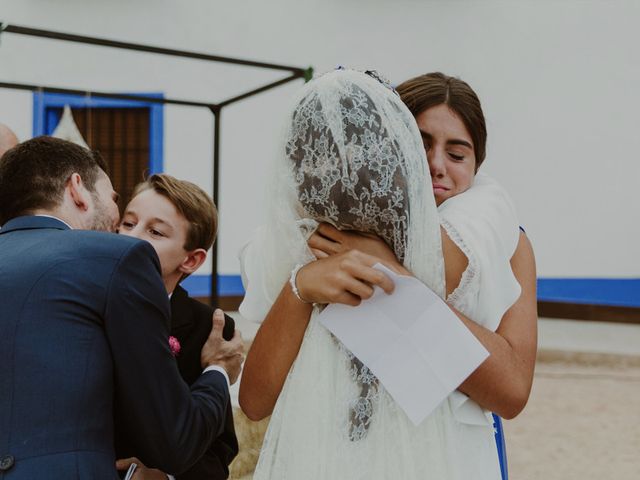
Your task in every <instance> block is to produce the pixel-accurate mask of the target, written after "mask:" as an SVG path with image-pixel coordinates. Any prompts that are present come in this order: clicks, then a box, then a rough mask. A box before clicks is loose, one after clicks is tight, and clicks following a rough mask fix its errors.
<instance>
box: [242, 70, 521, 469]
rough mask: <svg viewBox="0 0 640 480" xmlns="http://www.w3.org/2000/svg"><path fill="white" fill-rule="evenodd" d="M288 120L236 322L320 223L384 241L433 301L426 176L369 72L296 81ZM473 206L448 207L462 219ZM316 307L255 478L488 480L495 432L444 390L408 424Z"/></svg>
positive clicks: (258, 306)
mask: <svg viewBox="0 0 640 480" xmlns="http://www.w3.org/2000/svg"><path fill="white" fill-rule="evenodd" d="M287 118H288V123H287V127H286V129H285V141H284V142H283V144H282V150H281V152H280V154H279V155H278V156H277V158H276V164H275V165H274V167H273V179H272V182H271V186H270V190H269V208H268V218H267V219H266V220H267V221H266V226H265V227H264V228H263V229H262V230H261V231H260V233H259V236H258V237H257V238H256V239H255V241H254V242H253V246H254V248H256V249H257V251H254V252H253V253H252V256H251V259H250V261H248V262H247V263H245V265H244V274H245V275H244V276H245V278H244V280H245V286H246V290H247V292H246V296H245V301H244V303H243V307H241V311H243V314H245V315H246V316H248V317H251V316H252V313H253V314H257V312H260V311H264V309H265V307H266V308H267V309H268V308H269V306H270V305H271V304H273V302H274V301H275V300H276V298H277V297H278V294H279V292H280V291H281V289H282V285H283V284H285V283H286V282H287V280H288V279H289V278H290V273H291V272H292V270H293V271H294V272H295V271H296V266H299V265H303V264H306V263H308V262H311V261H313V260H315V257H314V255H313V254H312V252H311V251H310V250H309V247H308V245H307V240H308V238H309V236H310V235H311V234H312V233H313V231H314V230H315V228H316V227H317V225H318V223H319V222H325V223H329V224H331V225H333V226H334V227H336V228H338V229H339V230H354V231H358V232H362V233H366V234H373V235H376V236H378V237H380V238H382V239H383V240H384V241H385V242H386V244H387V245H388V246H389V247H390V248H391V249H392V250H393V253H394V254H395V256H396V257H397V258H398V260H400V261H401V262H402V264H403V265H404V267H406V269H407V270H409V271H410V272H412V274H413V275H414V276H415V277H416V278H418V279H419V280H420V281H422V282H423V283H424V284H425V285H427V286H428V287H429V288H431V289H432V290H433V291H434V292H436V293H437V294H438V295H439V296H440V297H442V298H444V296H445V278H444V262H443V253H442V244H441V230H440V225H441V217H440V214H439V212H438V210H437V208H436V202H435V200H434V197H433V193H430V191H429V189H427V188H425V185H430V184H431V178H430V174H429V168H428V164H427V160H426V157H425V152H424V148H423V145H422V140H421V137H420V132H419V131H418V128H417V125H416V122H415V119H414V117H413V116H412V114H411V113H410V112H409V111H408V110H407V108H406V107H405V105H404V104H403V103H402V102H401V100H400V98H399V97H398V95H397V94H396V93H395V92H394V91H393V89H391V88H390V87H389V86H388V85H385V82H384V81H381V79H380V78H379V77H378V76H377V75H375V74H371V72H369V74H365V73H361V72H356V71H350V70H337V71H334V72H331V73H328V74H325V75H323V76H321V77H320V78H318V79H316V80H313V81H311V82H310V83H309V84H307V85H306V86H305V87H304V88H303V89H302V90H301V91H300V93H299V94H298V95H297V96H296V97H295V99H294V101H293V106H292V109H291V113H290V115H289V116H288V117H287ZM480 183H481V184H482V185H485V186H486V184H485V183H482V182H480ZM488 188H491V183H490V182H489V184H488ZM479 191H482V190H481V189H479ZM460 198H462V196H460ZM475 200H477V198H476V199H474V198H473V196H472V197H470V198H469V200H468V201H465V202H462V203H461V202H458V205H460V211H462V212H465V206H468V205H469V204H473V203H474V202H475ZM505 205H506V206H504V207H503V208H502V210H501V211H502V212H504V211H506V212H507V215H506V216H507V217H508V219H509V221H508V222H507V223H509V227H511V226H512V225H511V224H512V223H513V222H514V221H515V222H516V223H515V225H516V227H515V230H514V231H515V232H517V221H516V220H515V219H514V218H512V217H511V216H509V213H510V207H511V205H510V203H509V202H506V204H505ZM456 210H457V209H454V214H452V215H451V216H450V219H451V222H450V223H449V228H450V231H451V232H455V231H456V225H457V224H458V223H457V222H458V221H459V219H458V218H457V217H456V215H455V211H456ZM499 210H500V208H499ZM465 213H466V214H468V213H470V214H472V213H473V212H469V211H467V212H465ZM461 216H462V217H464V215H461ZM458 217H460V215H458ZM461 232H463V233H464V232H465V230H464V229H461ZM515 235H516V236H517V233H516V234H515ZM458 240H459V241H460V242H462V239H458ZM509 242H511V243H513V242H512V240H509ZM507 243H508V242H507ZM507 248H510V247H507ZM514 248H515V247H514ZM508 258H509V257H507V263H508ZM506 277H509V275H508V274H506ZM292 278H293V280H294V282H293V287H295V274H294V275H292ZM476 280H477V279H476ZM513 282H515V279H513V275H512V274H511V277H510V278H507V279H506V280H505V281H504V283H505V284H508V285H510V288H511V289H510V290H509V289H507V290H508V291H509V292H510V293H509V294H508V295H507V297H509V298H507V299H506V300H505V302H506V303H505V304H508V303H509V302H511V303H513V301H514V300H515V299H514V298H512V297H513V296H514V295H515V298H517V295H518V294H519V290H518V291H516V290H517V289H516V287H515V286H514V284H513ZM467 283H468V285H467V286H466V287H465V288H466V292H468V293H469V295H465V291H458V292H457V296H458V297H459V298H460V300H459V301H460V302H462V303H465V305H464V307H465V310H466V312H465V313H469V314H473V313H476V312H474V306H476V304H477V303H478V302H477V301H476V302H475V303H474V301H473V299H474V298H477V296H478V291H479V288H475V289H474V288H472V285H471V284H472V282H471V281H468V282H467ZM516 284H517V282H516ZM294 291H295V290H294ZM470 298H471V300H470ZM507 306H508V305H507ZM322 308H323V306H322V305H319V304H315V305H314V306H313V311H312V313H311V318H310V320H309V323H308V325H307V327H306V330H305V332H304V338H303V339H302V343H301V345H300V347H299V351H298V352H297V355H296V358H295V361H294V362H293V365H292V366H291V369H290V371H289V373H288V375H287V377H286V380H285V381H284V385H283V388H282V390H281V392H280V395H279V396H278V398H277V402H276V404H275V407H274V410H273V414H272V417H271V421H270V424H269V428H268V431H267V434H266V437H265V441H264V444H263V448H262V452H261V455H260V459H259V461H258V466H257V468H256V472H255V476H254V478H255V479H283V480H284V479H302V478H304V479H329V478H331V479H334V478H344V479H358V478H362V479H365V478H366V479H388V478H401V479H428V478H433V479H467V478H474V479H497V478H500V468H499V464H498V457H497V455H496V450H495V444H494V443H493V428H492V426H491V423H490V422H489V421H488V420H487V418H486V415H485V412H483V411H482V409H481V408H480V407H478V406H477V405H475V404H474V402H472V401H470V400H469V399H468V397H466V396H464V395H463V394H461V393H460V392H454V394H456V393H457V394H458V396H456V395H453V394H452V396H451V397H450V398H449V399H447V400H446V401H444V402H442V404H441V405H440V406H439V407H438V408H437V409H436V410H435V411H434V412H433V413H432V414H431V415H430V416H429V417H428V418H427V419H426V420H424V421H423V422H422V423H421V424H420V425H418V426H414V425H413V424H412V423H411V422H410V420H409V419H408V418H407V416H406V415H405V414H404V412H403V411H402V410H401V409H400V408H399V407H398V405H397V404H396V403H395V402H394V400H393V399H392V398H391V397H390V396H389V394H388V393H387V392H386V391H385V389H384V387H383V386H382V385H381V384H380V383H379V382H378V381H377V379H376V378H375V376H374V375H373V374H372V373H371V372H370V371H369V370H368V368H367V367H366V366H365V365H363V364H362V363H361V362H360V361H359V360H358V359H357V358H355V357H354V356H353V355H352V354H351V353H350V352H349V351H348V350H347V349H346V348H345V347H344V346H343V345H342V344H341V343H340V342H339V341H338V340H337V339H336V338H335V337H333V336H332V335H331V334H330V333H329V332H328V331H327V330H326V329H325V328H324V327H323V326H322V325H321V324H320V323H319V321H318V315H319V313H320V312H321V311H322ZM503 312H504V310H503ZM495 313H496V312H491V316H492V318H493V317H495ZM500 315H501V314H500ZM257 317H259V315H256V317H255V318H257ZM498 318H500V317H498ZM494 328H495V327H494ZM284 341H286V339H283V342H284ZM241 403H242V387H241Z"/></svg>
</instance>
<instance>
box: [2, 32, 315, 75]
mask: <svg viewBox="0 0 640 480" xmlns="http://www.w3.org/2000/svg"><path fill="white" fill-rule="evenodd" d="M0 33H14V34H17V35H27V36H30V37H40V38H49V39H52V40H64V41H67V42H75V43H83V44H85V45H97V46H100V47H112V48H122V49H124V50H135V51H138V52H147V53H156V54H160V55H169V56H172V57H184V58H193V59H195V60H208V61H212V62H223V63H231V64H235V65H244V66H247V67H258V68H269V69H272V70H286V71H290V72H298V73H300V74H301V75H304V69H302V68H299V67H292V66H288V65H278V64H275V63H267V62H256V61H254V60H245V59H241V58H232V57H223V56H220V55H210V54H207V53H200V52H189V51H186V50H176V49H173V48H162V47H155V46H152V45H143V44H139V43H130V42H121V41H118V40H108V39H106V38H97V37H87V36H84V35H74V34H70V33H63V32H54V31H51V30H42V29H38V28H31V27H23V26H20V25H10V24H6V23H4V24H1V23H0Z"/></svg>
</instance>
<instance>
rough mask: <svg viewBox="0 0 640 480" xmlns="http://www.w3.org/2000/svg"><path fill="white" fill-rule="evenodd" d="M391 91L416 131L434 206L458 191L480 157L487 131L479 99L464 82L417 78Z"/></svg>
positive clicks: (430, 75)
mask: <svg viewBox="0 0 640 480" xmlns="http://www.w3.org/2000/svg"><path fill="white" fill-rule="evenodd" d="M397 91H398V93H399V94H400V97H401V98H402V101H403V102H404V103H405V105H407V107H408V108H409V110H410V111H411V113H412V114H413V115H414V117H415V118H416V122H417V123H418V128H419V129H420V132H421V133H422V138H423V142H424V146H425V149H426V151H427V159H428V161H429V167H430V170H431V176H432V180H433V184H434V195H435V197H436V203H437V204H438V205H440V204H441V203H442V202H443V201H444V200H446V199H447V198H450V197H452V196H455V195H457V194H459V193H462V192H464V191H465V190H467V189H468V188H470V187H471V185H472V184H473V178H474V175H475V173H476V172H477V170H478V168H479V167H480V165H481V164H482V162H483V161H484V159H485V156H486V144H487V127H486V123H485V119H484V114H483V112H482V106H481V104H480V100H479V98H478V96H477V95H476V93H475V92H474V91H473V89H472V88H471V87H470V86H469V85H468V84H467V83H466V82H464V81H462V80H460V79H458V78H454V77H450V76H447V75H444V74H442V73H439V72H436V73H428V74H426V75H420V76H418V77H416V78H412V79H411V80H407V81H406V82H404V83H402V84H400V85H399V86H398V87H397Z"/></svg>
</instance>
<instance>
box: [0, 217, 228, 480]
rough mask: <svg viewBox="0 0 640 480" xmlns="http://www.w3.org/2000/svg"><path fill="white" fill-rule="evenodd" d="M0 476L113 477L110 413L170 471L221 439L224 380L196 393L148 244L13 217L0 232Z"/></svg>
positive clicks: (211, 377) (200, 385) (211, 375)
mask: <svg viewBox="0 0 640 480" xmlns="http://www.w3.org/2000/svg"><path fill="white" fill-rule="evenodd" d="M0 295H1V299H0V478H2V479H4V478H6V479H11V480H22V479H29V480H31V479H35V478H47V479H53V480H57V479H60V480H62V479H64V480H68V479H85V478H86V479H89V478H90V479H109V480H112V479H116V478H118V477H117V474H116V470H115V454H114V447H113V429H114V411H115V410H117V411H118V414H119V418H120V419H121V420H123V421H125V422H127V424H128V425H130V427H131V428H130V436H131V437H130V441H131V443H132V444H133V445H134V446H135V448H136V452H137V455H138V457H140V459H141V460H142V461H143V462H144V463H147V464H150V465H154V466H157V467H158V468H161V469H162V470H163V471H166V472H169V473H180V472H182V471H185V470H187V469H188V468H189V467H190V466H191V465H193V464H194V463H195V462H196V461H197V460H198V459H199V458H200V457H201V456H202V455H203V453H204V452H205V450H206V449H207V448H208V447H209V445H211V442H212V441H213V439H214V438H216V437H217V436H218V435H219V434H220V433H221V432H222V429H223V426H224V421H225V413H226V411H227V408H228V402H229V395H228V389H227V386H226V381H225V379H224V376H223V375H222V374H221V373H220V372H215V371H214V372H208V373H206V374H203V375H201V376H200V377H199V378H198V379H197V380H196V382H195V383H194V384H193V385H192V386H191V391H190V390H189V387H188V386H187V385H186V384H185V382H184V381H183V380H182V378H181V377H180V373H179V372H178V369H177V366H176V362H175V359H174V358H173V356H172V355H171V352H170V349H169V345H168V337H169V318H170V310H169V301H168V298H167V295H166V291H165V289H164V286H163V284H162V280H161V277H160V270H159V262H158V259H157V256H156V254H155V252H154V250H153V248H152V247H151V245H150V244H148V243H147V242H143V241H140V240H136V239H132V238H129V237H125V236H118V235H113V234H108V233H102V232H93V231H80V230H70V229H68V227H66V226H65V225H64V224H63V223H62V222H60V221H58V220H56V219H53V218H48V217H39V216H25V217H18V218H15V219H13V220H11V221H9V222H7V223H6V224H5V225H3V227H2V229H1V230H0Z"/></svg>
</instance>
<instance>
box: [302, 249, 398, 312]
mask: <svg viewBox="0 0 640 480" xmlns="http://www.w3.org/2000/svg"><path fill="white" fill-rule="evenodd" d="M394 259H395V257H394ZM379 262H381V259H380V258H378V257H374V256H371V255H367V254H366V253H362V252H360V251H358V250H347V251H345V252H343V253H335V254H333V255H331V256H329V257H326V258H322V259H320V260H316V261H315V262H311V263H308V264H307V265H305V266H304V267H302V268H301V269H300V271H299V272H298V275H297V277H296V286H297V288H298V291H299V292H300V297H301V298H302V299H303V300H304V301H307V302H310V303H321V304H329V303H342V304H345V305H352V306H356V305H359V304H360V302H361V301H362V300H366V299H368V298H371V296H372V295H373V291H374V290H373V287H375V286H378V287H380V288H382V289H383V290H384V291H385V292H386V293H388V294H391V293H392V292H393V287H394V286H393V282H392V281H391V279H390V278H389V277H388V276H387V275H385V274H384V273H383V272H381V271H380V270H377V269H375V268H373V266H374V265H375V264H376V263H379ZM382 263H384V264H386V265H387V266H388V267H389V268H391V269H392V270H396V272H397V271H398V270H397V268H396V266H395V265H393V264H389V263H387V262H386V261H385V262H382ZM396 263H397V262H396ZM398 273H400V272H398Z"/></svg>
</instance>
